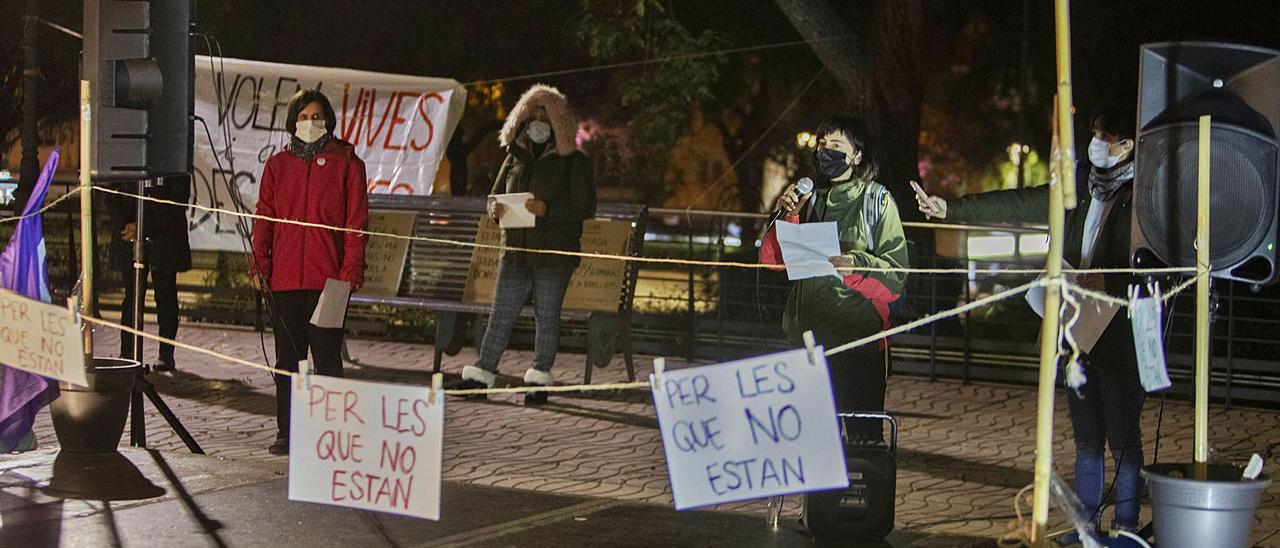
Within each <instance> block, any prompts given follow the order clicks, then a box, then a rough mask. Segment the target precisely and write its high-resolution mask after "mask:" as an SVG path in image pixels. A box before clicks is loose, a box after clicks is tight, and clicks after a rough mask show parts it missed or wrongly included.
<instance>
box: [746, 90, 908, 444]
mask: <svg viewBox="0 0 1280 548" xmlns="http://www.w3.org/2000/svg"><path fill="white" fill-rule="evenodd" d="M815 134H816V135H817V137H818V148H817V150H816V153H815V154H814V165H815V167H816V168H817V173H816V175H817V176H816V177H815V181H816V186H817V188H816V189H815V190H814V191H813V192H810V193H808V194H805V195H803V196H799V197H796V195H795V185H792V186H790V187H788V188H787V189H786V190H784V191H783V192H782V195H781V196H780V197H779V198H778V201H777V203H776V208H775V209H777V210H778V211H780V212H781V213H782V214H783V218H782V220H783V221H786V222H791V223H816V222H834V223H836V229H837V235H838V237H839V240H840V252H841V254H840V255H837V256H835V257H831V258H830V260H831V263H832V264H833V265H835V266H836V269H837V271H839V272H840V274H841V276H840V277H839V278H834V277H830V276H825V277H821V278H809V279H806V280H800V281H798V282H796V283H795V284H793V285H792V286H791V293H790V295H789V296H788V297H787V307H786V310H785V311H784V312H783V316H782V328H783V330H784V331H785V332H786V334H787V337H788V339H790V341H791V343H792V344H794V345H797V346H798V345H801V344H803V339H802V334H803V333H804V332H805V331H813V334H814V337H815V338H816V339H817V342H818V344H821V345H823V346H825V347H827V348H832V347H835V346H838V345H841V344H844V343H847V342H849V341H853V340H857V339H861V338H863V337H867V336H869V335H874V334H875V333H878V332H880V331H883V330H885V329H888V328H889V327H890V322H889V304H890V303H892V302H894V301H896V300H898V297H899V296H900V295H901V294H902V286H903V282H904V281H906V277H907V275H906V273H905V272H866V271H864V270H860V269H865V268H906V267H907V240H906V237H905V236H904V234H903V231H902V221H901V219H900V218H899V216H898V206H897V204H896V203H895V202H894V201H893V197H892V196H891V195H890V194H889V192H888V191H887V190H886V189H885V188H884V186H882V185H880V184H879V183H877V182H875V177H876V174H877V172H878V169H877V166H876V161H875V149H874V148H873V147H872V143H871V141H870V131H869V130H868V128H867V125H866V123H865V122H864V121H862V120H861V119H860V118H854V117H852V116H845V115H840V116H835V117H832V118H830V119H828V120H827V121H825V122H823V123H822V125H821V126H819V127H818V130H817V132H816V133H815ZM760 261H761V262H762V263H766V264H782V253H781V250H780V248H779V246H778V240H777V236H776V235H775V234H774V232H773V231H772V230H770V231H769V232H768V233H767V234H766V236H765V240H764V243H763V245H762V246H761V249H760ZM827 363H828V367H829V368H830V372H831V386H832V388H833V390H834V391H835V399H836V407H837V408H838V409H839V410H840V411H875V412H878V411H883V410H884V392H885V376H886V373H887V367H888V339H881V340H880V341H879V342H877V343H872V344H869V345H866V346H862V347H859V348H855V349H853V350H850V351H846V352H841V353H839V354H835V355H832V356H828V357H827ZM849 435H850V439H851V441H854V442H860V443H878V442H880V441H882V439H883V431H882V427H881V425H880V424H879V423H872V422H865V423H859V424H855V425H851V427H850V431H849Z"/></svg>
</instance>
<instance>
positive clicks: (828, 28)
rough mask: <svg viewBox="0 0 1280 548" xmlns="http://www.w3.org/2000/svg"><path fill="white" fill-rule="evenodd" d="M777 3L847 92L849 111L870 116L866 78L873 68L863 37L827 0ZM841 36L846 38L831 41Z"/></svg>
mask: <svg viewBox="0 0 1280 548" xmlns="http://www.w3.org/2000/svg"><path fill="white" fill-rule="evenodd" d="M774 2H775V3H776V4H777V5H778V7H779V8H781V9H782V13H784V14H786V16H787V19H788V20H789V21H791V26H792V27H795V29H796V32H798V33H800V37H801V38H804V39H805V40H807V41H809V47H810V49H812V50H813V53H814V54H816V55H817V56H818V60H820V61H822V66H824V67H826V69H827V74H830V75H831V77H832V78H833V79H834V80H835V81H836V84H837V85H839V86H840V90H841V91H843V92H844V95H845V98H846V99H847V101H848V106H849V109H850V110H851V111H852V112H854V113H857V114H863V115H866V114H868V111H869V110H870V109H869V107H870V106H871V102H870V100H869V98H870V95H869V91H870V86H869V85H868V84H867V80H868V79H867V75H868V74H870V73H871V72H872V70H871V68H872V67H871V56H870V55H868V53H867V50H866V47H865V46H864V44H863V43H862V42H863V41H862V40H861V38H862V36H861V35H860V34H855V33H854V29H852V28H850V27H849V24H848V23H847V22H846V20H845V18H844V17H843V16H842V15H841V14H840V13H839V12H838V11H836V9H835V8H832V7H831V3H830V2H828V1H827V0H774ZM838 37H843V38H841V39H832V38H838Z"/></svg>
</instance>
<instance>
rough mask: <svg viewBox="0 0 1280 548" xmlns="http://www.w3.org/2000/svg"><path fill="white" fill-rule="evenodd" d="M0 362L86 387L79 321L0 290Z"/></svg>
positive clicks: (62, 310)
mask: <svg viewBox="0 0 1280 548" xmlns="http://www.w3.org/2000/svg"><path fill="white" fill-rule="evenodd" d="M0 363H2V364H4V365H7V366H9V367H12V368H14V369H21V370H23V371H27V372H29V373H35V374H37V375H43V376H45V377H49V378H51V379H57V380H60V381H64V382H68V383H71V384H74V385H76V386H87V385H88V384H89V381H88V379H86V378H85V371H84V341H83V339H81V336H80V322H79V318H76V316H75V314H74V313H72V312H71V310H70V309H68V308H66V307H63V306H56V305H52V304H48V303H42V302H40V301H37V300H35V299H28V298H26V297H23V296H22V295H19V294H17V293H14V292H12V291H9V290H7V289H0Z"/></svg>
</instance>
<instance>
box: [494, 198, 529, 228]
mask: <svg viewBox="0 0 1280 548" xmlns="http://www.w3.org/2000/svg"><path fill="white" fill-rule="evenodd" d="M492 198H493V199H494V200H497V202H498V203H500V204H502V205H504V206H506V211H505V212H503V214H502V217H501V218H499V219H498V226H500V227H502V228H533V226H534V224H536V223H537V217H535V216H534V215H533V212H531V211H529V207H528V206H527V205H525V204H526V203H527V202H528V201H529V200H532V199H533V193H532V192H514V193H511V194H494V195H493V196H492Z"/></svg>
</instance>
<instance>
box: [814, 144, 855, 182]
mask: <svg viewBox="0 0 1280 548" xmlns="http://www.w3.org/2000/svg"><path fill="white" fill-rule="evenodd" d="M814 158H815V160H816V161H817V164H818V173H820V174H822V176H823V177H826V178H827V179H835V178H836V177H839V176H841V175H844V172H845V171H847V170H848V169H849V161H848V158H849V157H848V155H846V154H845V153H843V152H840V151H839V150H835V149H831V148H824V149H822V150H819V151H818V154H816V155H815V156H814Z"/></svg>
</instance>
